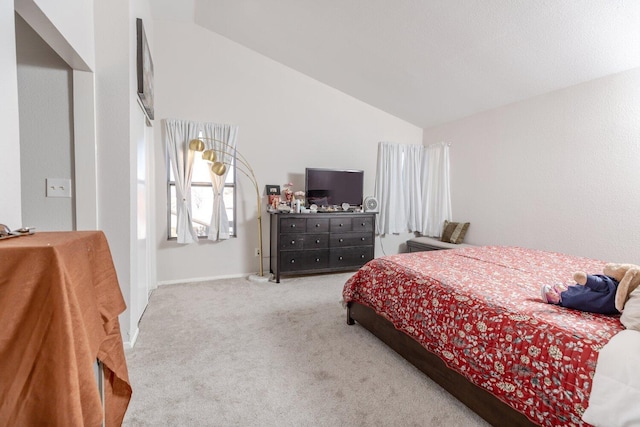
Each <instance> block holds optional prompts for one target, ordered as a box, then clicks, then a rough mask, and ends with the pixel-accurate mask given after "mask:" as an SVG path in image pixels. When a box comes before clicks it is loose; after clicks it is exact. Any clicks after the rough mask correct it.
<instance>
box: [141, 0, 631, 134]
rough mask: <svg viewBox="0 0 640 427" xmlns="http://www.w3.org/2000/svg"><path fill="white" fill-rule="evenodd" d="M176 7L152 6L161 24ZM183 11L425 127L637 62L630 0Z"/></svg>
mask: <svg viewBox="0 0 640 427" xmlns="http://www.w3.org/2000/svg"><path fill="white" fill-rule="evenodd" d="M175 3H176V2H175V1H172V0H152V8H153V9H154V16H155V17H161V16H163V11H165V12H166V13H164V18H167V19H168V18H170V17H171V16H172V15H173V16H175V15H176V12H175ZM185 4H187V5H188V6H187V9H188V14H189V15H191V14H192V15H191V16H193V17H194V18H193V19H194V22H195V23H196V24H198V25H200V26H202V27H204V28H207V29H209V30H211V31H214V32H216V33H218V34H221V35H223V36H224V37H227V38H229V39H231V40H233V41H235V42H237V43H239V44H241V45H244V46H246V47H247V48H249V49H252V50H254V51H256V52H258V53H260V54H262V55H265V56H267V57H269V58H271V59H273V60H275V61H277V62H280V63H282V64H284V65H286V66H288V67H290V68H293V69H295V70H297V71H300V72H302V73H304V74H306V75H308V76H310V77H312V78H314V79H316V80H318V81H320V82H323V83H325V84H327V85H329V86H332V87H334V88H336V89H338V90H340V91H342V92H344V93H346V94H348V95H351V96H353V97H355V98H357V99H360V100H362V101H364V102H366V103H368V104H371V105H373V106H375V107H377V108H379V109H381V110H384V111H386V112H388V113H390V114H393V115H395V116H397V117H400V118H402V119H404V120H406V121H408V122H410V123H413V124H415V125H417V126H419V127H422V128H426V127H430V126H433V125H437V124H440V123H444V122H448V121H452V120H456V119H458V118H461V117H465V116H468V115H471V114H474V113H477V112H480V111H484V110H487V109H491V108H495V107H498V106H501V105H506V104H509V103H512V102H515V101H519V100H523V99H527V98H530V97H533V96H536V95H540V94H544V93H547V92H550V91H553V90H556V89H560V88H563V87H567V86H572V85H575V84H578V83H582V82H585V81H589V80H593V79H596V78H599V77H603V76H606V75H609V74H614V73H617V72H621V71H624V70H628V69H631V68H635V67H639V66H640V1H634V0H627V1H623V0H564V1H556V0H428V1H427V0H422V1H420V0H323V1H317V0H189V1H187V2H185ZM169 5H172V6H169ZM172 8H173V9H174V10H173V11H171V12H167V11H170V10H171V9H172ZM183 15H184V14H183Z"/></svg>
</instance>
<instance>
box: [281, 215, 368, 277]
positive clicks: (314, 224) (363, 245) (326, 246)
mask: <svg viewBox="0 0 640 427" xmlns="http://www.w3.org/2000/svg"><path fill="white" fill-rule="evenodd" d="M375 222H376V214H375V213H364V212H358V213H351V212H331V213H307V214H289V213H272V214H271V253H270V263H271V273H273V275H274V278H275V280H276V282H278V283H280V276H281V275H293V274H309V273H330V272H337V271H345V270H357V269H358V268H360V267H362V266H363V265H364V264H366V263H367V262H368V261H370V260H372V259H373V256H374V239H375V228H376V227H375V225H376V224H375Z"/></svg>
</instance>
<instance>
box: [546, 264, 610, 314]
mask: <svg viewBox="0 0 640 427" xmlns="http://www.w3.org/2000/svg"><path fill="white" fill-rule="evenodd" d="M573 279H574V280H575V281H576V284H575V285H572V286H564V285H562V284H556V285H544V286H543V287H542V299H543V300H544V301H546V302H547V303H549V304H557V305H560V306H562V307H566V308H572V309H574V310H580V311H588V312H590V313H600V314H619V312H618V310H617V309H616V305H615V299H616V291H617V289H618V281H617V280H615V279H614V278H612V277H609V276H606V275H601V274H595V275H592V274H586V273H584V272H582V271H580V272H577V273H575V274H574V275H573Z"/></svg>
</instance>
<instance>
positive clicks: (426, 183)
mask: <svg viewBox="0 0 640 427" xmlns="http://www.w3.org/2000/svg"><path fill="white" fill-rule="evenodd" d="M375 195H376V198H377V199H378V202H379V213H378V221H377V226H376V231H377V233H378V234H382V235H384V234H399V233H404V232H410V231H418V232H421V233H422V234H424V235H425V236H440V234H441V232H442V224H443V222H444V220H445V219H447V220H450V219H451V196H450V191H449V145H448V144H445V143H439V144H433V145H430V146H428V147H425V146H422V145H415V144H395V143H391V142H380V143H379V144H378V164H377V170H376V183H375Z"/></svg>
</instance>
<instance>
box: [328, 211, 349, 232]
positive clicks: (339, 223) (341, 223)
mask: <svg viewBox="0 0 640 427" xmlns="http://www.w3.org/2000/svg"><path fill="white" fill-rule="evenodd" d="M330 221H331V222H330V223H329V231H331V232H332V233H337V232H341V231H351V218H350V217H347V216H342V215H338V217H337V218H331V219H330Z"/></svg>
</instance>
